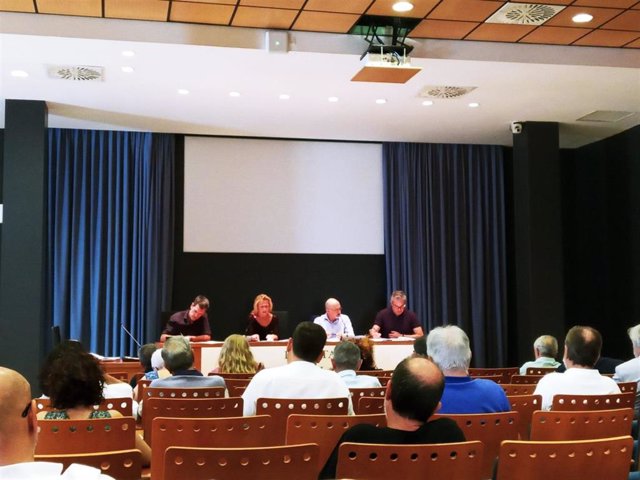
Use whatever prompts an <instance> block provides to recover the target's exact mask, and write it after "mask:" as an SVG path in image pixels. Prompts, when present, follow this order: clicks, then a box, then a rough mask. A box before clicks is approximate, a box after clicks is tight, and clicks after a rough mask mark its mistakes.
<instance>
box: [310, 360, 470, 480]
mask: <svg viewBox="0 0 640 480" xmlns="http://www.w3.org/2000/svg"><path fill="white" fill-rule="evenodd" d="M444 388H445V387H444V378H443V376H442V372H441V371H440V370H439V369H438V367H437V366H436V365H434V363H433V362H431V360H428V359H426V358H421V357H409V358H406V359H404V360H403V361H402V362H400V363H399V364H398V366H397V367H396V369H395V370H394V371H393V377H392V378H391V380H390V381H389V383H388V384H387V391H386V394H385V400H384V403H385V408H384V413H385V417H386V419H387V426H386V427H376V426H375V425H368V424H367V425H365V424H360V425H354V426H353V427H351V428H350V429H349V430H347V431H346V432H345V433H344V434H343V435H342V437H341V438H340V440H339V441H338V444H337V445H336V448H335V449H334V450H333V453H332V454H331V456H330V457H329V459H328V460H327V463H326V464H325V466H324V468H323V469H322V472H321V474H320V478H336V477H335V475H336V468H337V464H338V450H339V448H340V445H341V444H342V443H345V442H352V443H382V444H419V443H453V442H464V441H465V437H464V433H462V430H460V427H458V425H457V424H456V422H454V421H453V420H451V419H450V418H439V419H437V420H432V421H429V418H430V417H431V415H433V414H434V413H435V412H436V411H438V407H439V405H440V397H441V396H442V391H443V389H444Z"/></svg>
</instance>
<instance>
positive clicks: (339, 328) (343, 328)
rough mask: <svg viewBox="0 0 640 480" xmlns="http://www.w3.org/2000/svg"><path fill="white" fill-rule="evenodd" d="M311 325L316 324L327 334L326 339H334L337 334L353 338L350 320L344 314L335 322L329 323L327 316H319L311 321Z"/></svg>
mask: <svg viewBox="0 0 640 480" xmlns="http://www.w3.org/2000/svg"><path fill="white" fill-rule="evenodd" d="M313 323H317V324H318V325H320V326H321V327H322V328H324V331H325V332H327V338H336V337H337V336H338V334H340V335H342V336H347V337H353V336H355V335H354V333H353V326H352V325H351V319H350V318H349V317H348V316H347V315H344V314H342V313H341V314H340V315H338V318H336V319H335V321H333V322H332V321H330V320H329V317H327V314H326V313H325V314H324V315H320V316H319V317H316V318H315V319H314V320H313Z"/></svg>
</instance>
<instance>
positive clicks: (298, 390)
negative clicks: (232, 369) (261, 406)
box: [242, 322, 353, 416]
mask: <svg viewBox="0 0 640 480" xmlns="http://www.w3.org/2000/svg"><path fill="white" fill-rule="evenodd" d="M326 341H327V335H326V333H325V331H324V330H323V329H322V327H321V326H320V325H316V324H315V323H311V322H301V323H299V324H298V326H297V327H296V329H295V330H294V332H293V335H292V337H291V338H290V339H289V343H288V344H287V353H286V355H287V362H288V363H287V365H283V366H281V367H273V368H266V369H264V370H261V371H259V372H258V373H256V374H255V375H254V377H253V378H252V379H251V382H249V385H248V386H247V388H246V390H245V391H244V393H243V394H242V398H243V400H244V415H245V416H248V415H255V414H256V400H257V399H258V398H261V397H265V398H349V389H348V388H347V386H346V385H345V384H344V382H343V381H342V379H341V378H340V377H339V376H338V374H337V373H336V372H332V371H329V370H323V369H321V368H320V367H319V366H318V365H317V363H318V362H319V361H320V359H321V358H322V356H323V355H324V345H325V343H326ZM349 414H351V415H352V414H353V406H352V404H351V400H349Z"/></svg>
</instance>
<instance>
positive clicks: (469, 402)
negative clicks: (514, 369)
mask: <svg viewBox="0 0 640 480" xmlns="http://www.w3.org/2000/svg"><path fill="white" fill-rule="evenodd" d="M427 354H428V355H429V358H431V360H433V361H434V363H435V364H436V365H438V366H439V367H440V368H441V369H442V373H444V376H445V377H444V393H443V394H442V408H441V409H440V410H439V412H438V413H495V412H508V411H509V410H511V405H510V404H509V400H507V396H506V394H505V393H504V390H503V389H502V387H501V386H500V385H498V384H497V383H496V382H494V381H492V380H485V379H481V378H471V377H470V376H469V364H470V363H471V348H470V347H469V337H467V334H466V333H464V331H463V330H462V329H461V328H460V327H457V326H455V325H447V326H446V327H437V328H434V329H433V330H431V331H430V332H429V335H428V336H427Z"/></svg>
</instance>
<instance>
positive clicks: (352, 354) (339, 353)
mask: <svg viewBox="0 0 640 480" xmlns="http://www.w3.org/2000/svg"><path fill="white" fill-rule="evenodd" d="M331 363H332V364H333V369H334V370H335V371H336V372H337V373H338V375H340V378H342V380H343V381H344V383H345V384H346V385H347V387H349V388H374V387H381V386H382V385H380V380H378V379H377V377H374V376H371V375H357V374H356V370H359V369H360V365H362V358H361V357H360V348H359V347H358V346H357V345H356V344H355V343H351V342H341V343H339V344H338V345H336V348H334V349H333V358H332V359H331Z"/></svg>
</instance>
